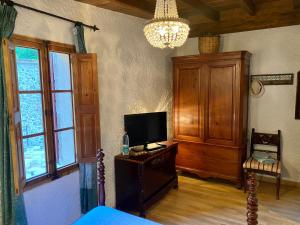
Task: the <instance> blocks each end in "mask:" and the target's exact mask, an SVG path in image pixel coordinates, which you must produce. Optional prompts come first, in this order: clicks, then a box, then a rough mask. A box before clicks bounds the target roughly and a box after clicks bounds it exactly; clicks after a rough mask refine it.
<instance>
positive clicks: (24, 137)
mask: <svg viewBox="0 0 300 225" xmlns="http://www.w3.org/2000/svg"><path fill="white" fill-rule="evenodd" d="M44 135H45V132H41V133H36V134H29V135H24V136H22V139H28V138H33V137H38V136H44Z"/></svg>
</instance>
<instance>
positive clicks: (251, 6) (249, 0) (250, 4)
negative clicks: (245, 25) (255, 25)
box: [238, 0, 256, 16]
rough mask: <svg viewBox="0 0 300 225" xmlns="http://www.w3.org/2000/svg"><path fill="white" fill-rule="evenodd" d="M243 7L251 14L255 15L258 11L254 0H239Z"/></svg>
mask: <svg viewBox="0 0 300 225" xmlns="http://www.w3.org/2000/svg"><path fill="white" fill-rule="evenodd" d="M238 2H239V4H240V6H241V8H242V9H244V10H245V11H246V12H247V13H248V14H249V15H251V16H254V15H255V13H256V6H255V3H254V0H238Z"/></svg>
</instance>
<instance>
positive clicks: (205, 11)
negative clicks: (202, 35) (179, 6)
mask: <svg viewBox="0 0 300 225" xmlns="http://www.w3.org/2000/svg"><path fill="white" fill-rule="evenodd" d="M181 1H182V2H184V3H186V4H187V5H189V6H191V7H192V8H193V9H196V10H197V11H198V12H199V13H201V14H202V15H204V16H205V17H207V18H208V19H210V20H213V21H216V22H218V21H220V12H219V11H217V10H215V9H213V8H211V7H209V6H208V5H206V4H204V3H203V2H202V1H200V0H181ZM182 17H184V18H185V17H188V15H187V14H183V15H182Z"/></svg>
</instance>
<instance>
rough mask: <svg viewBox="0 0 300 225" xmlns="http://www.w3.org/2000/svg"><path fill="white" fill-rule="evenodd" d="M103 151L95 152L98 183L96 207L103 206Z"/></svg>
mask: <svg viewBox="0 0 300 225" xmlns="http://www.w3.org/2000/svg"><path fill="white" fill-rule="evenodd" d="M103 158H104V153H103V149H98V150H97V183H98V205H103V206H104V205H105V187H104V184H105V167H104V163H103Z"/></svg>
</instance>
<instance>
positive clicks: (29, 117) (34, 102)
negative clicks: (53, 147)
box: [20, 94, 44, 136]
mask: <svg viewBox="0 0 300 225" xmlns="http://www.w3.org/2000/svg"><path fill="white" fill-rule="evenodd" d="M20 108H21V118H22V121H21V122H22V134H23V136H25V135H30V134H37V133H42V132H44V124H43V106H42V96H41V94H20Z"/></svg>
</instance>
